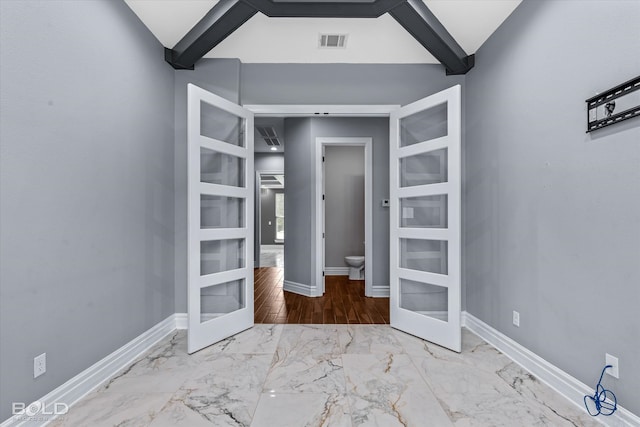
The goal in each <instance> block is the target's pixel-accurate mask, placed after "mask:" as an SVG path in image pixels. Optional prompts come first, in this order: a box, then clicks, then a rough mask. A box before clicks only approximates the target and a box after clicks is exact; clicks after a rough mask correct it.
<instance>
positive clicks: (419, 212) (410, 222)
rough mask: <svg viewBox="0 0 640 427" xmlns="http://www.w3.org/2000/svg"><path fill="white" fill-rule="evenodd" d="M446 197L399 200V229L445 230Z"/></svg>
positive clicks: (440, 195)
mask: <svg viewBox="0 0 640 427" xmlns="http://www.w3.org/2000/svg"><path fill="white" fill-rule="evenodd" d="M447 205H448V201H447V195H446V194H437V195H435V196H420V197H406V198H403V199H400V227H408V228H447Z"/></svg>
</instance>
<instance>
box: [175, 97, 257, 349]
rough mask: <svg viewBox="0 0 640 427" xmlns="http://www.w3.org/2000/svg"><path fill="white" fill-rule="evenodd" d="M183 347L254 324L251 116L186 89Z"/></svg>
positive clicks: (194, 346)
mask: <svg viewBox="0 0 640 427" xmlns="http://www.w3.org/2000/svg"><path fill="white" fill-rule="evenodd" d="M187 99H188V101H187V146H188V148H187V151H188V158H187V165H188V254H187V260H188V280H187V283H188V285H187V290H188V307H187V309H188V310H187V311H188V344H187V347H188V352H189V353H193V352H195V351H198V350H200V349H202V348H204V347H206V346H209V345H211V344H213V343H215V342H218V341H220V340H222V339H225V338H227V337H229V336H231V335H234V334H236V333H238V332H240V331H243V330H245V329H248V328H250V327H252V326H253V321H254V318H253V315H254V313H253V244H254V242H253V227H254V224H253V215H254V211H253V209H254V179H253V174H254V166H253V113H252V112H250V111H249V110H246V109H244V108H242V107H240V106H238V105H236V104H234V103H233V102H230V101H228V100H226V99H224V98H221V97H219V96H217V95H214V94H212V93H210V92H208V91H206V90H204V89H201V88H199V87H197V86H195V85H193V84H189V85H188V86H187Z"/></svg>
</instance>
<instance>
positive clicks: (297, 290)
mask: <svg viewBox="0 0 640 427" xmlns="http://www.w3.org/2000/svg"><path fill="white" fill-rule="evenodd" d="M282 288H283V289H284V290H285V291H288V292H293V293H294V294H299V295H303V296H305V297H314V296H316V294H315V286H314V287H311V286H309V285H305V284H302V283H296V282H292V281H290V280H285V281H284V284H283V286H282Z"/></svg>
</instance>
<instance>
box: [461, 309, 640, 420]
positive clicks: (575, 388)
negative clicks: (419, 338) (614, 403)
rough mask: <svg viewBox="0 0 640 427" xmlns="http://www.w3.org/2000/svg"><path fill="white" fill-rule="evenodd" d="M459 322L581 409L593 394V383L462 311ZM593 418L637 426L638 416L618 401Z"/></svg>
mask: <svg viewBox="0 0 640 427" xmlns="http://www.w3.org/2000/svg"><path fill="white" fill-rule="evenodd" d="M462 324H463V326H466V327H467V329H469V330H470V331H471V332H473V333H474V334H476V335H478V336H479V337H480V338H482V339H483V340H485V341H486V342H488V343H489V344H491V345H492V346H494V347H495V348H496V349H498V350H499V351H500V352H502V353H503V354H504V355H505V356H507V357H509V358H510V359H511V360H513V361H514V362H516V363H517V364H518V365H520V366H522V367H523V368H524V369H525V370H527V371H529V372H530V373H531V374H533V375H534V376H535V377H536V378H537V379H539V380H540V381H542V382H543V383H545V384H546V385H548V386H549V387H551V388H552V389H554V390H555V391H557V392H558V393H560V394H561V395H562V396H564V397H565V398H567V399H568V400H569V401H570V402H572V403H573V404H575V405H577V406H578V407H580V408H581V409H582V410H585V408H584V400H583V398H584V396H585V395H592V394H593V391H594V390H593V387H589V386H587V385H586V384H584V383H582V382H581V381H579V380H577V379H576V378H574V377H572V376H571V375H569V374H567V373H566V372H564V371H563V370H561V369H560V368H558V367H556V366H554V365H552V364H551V363H549V362H547V361H546V360H544V359H543V358H541V357H540V356H538V355H537V354H535V353H533V352H532V351H531V350H529V349H527V348H525V347H523V346H522V345H520V344H518V343H517V342H516V341H514V340H512V339H511V338H509V337H507V336H506V335H504V334H503V333H501V332H499V331H498V330H497V329H495V328H493V327H491V326H489V325H487V324H486V323H484V322H483V321H482V320H480V319H478V318H477V317H475V316H473V315H472V314H470V313H468V312H466V311H465V312H463V313H462ZM585 411H586V410H585ZM596 419H597V420H598V421H600V422H601V423H603V424H604V425H607V426H611V427H629V426H640V417H638V416H637V415H635V414H633V413H632V412H630V411H628V410H626V409H624V408H622V407H621V406H619V405H618V410H617V411H616V412H615V413H614V414H613V415H611V416H609V417H598V418H596Z"/></svg>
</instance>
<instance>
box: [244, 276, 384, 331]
mask: <svg viewBox="0 0 640 427" xmlns="http://www.w3.org/2000/svg"><path fill="white" fill-rule="evenodd" d="M283 275H284V271H283V269H282V268H278V267H261V268H256V269H254V277H255V286H254V298H255V305H254V307H255V323H307V324H322V323H331V324H335V323H355V324H362V323H377V324H384V323H389V298H368V297H365V296H364V281H351V280H349V278H348V277H347V276H327V277H326V279H325V294H324V296H322V297H315V298H312V297H305V296H302V295H298V294H294V293H291V292H286V291H284V290H283V289H282V284H283Z"/></svg>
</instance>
